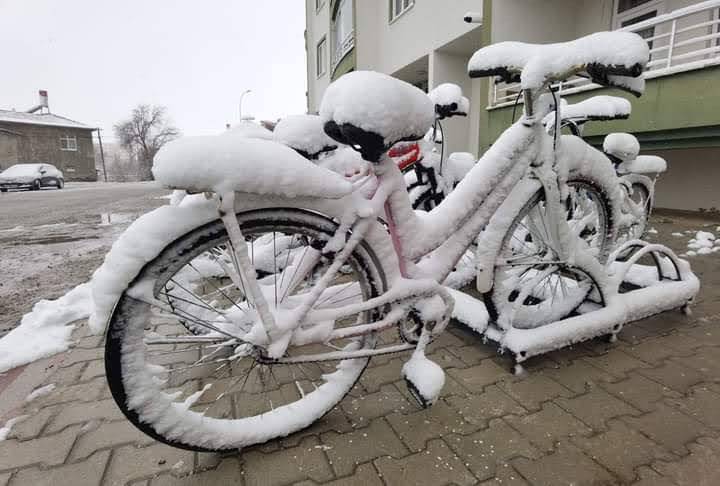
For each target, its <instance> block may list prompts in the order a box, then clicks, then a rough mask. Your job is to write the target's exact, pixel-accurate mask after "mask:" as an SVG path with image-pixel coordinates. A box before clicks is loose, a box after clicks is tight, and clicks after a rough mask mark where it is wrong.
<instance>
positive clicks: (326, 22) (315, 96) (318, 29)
mask: <svg viewBox="0 0 720 486" xmlns="http://www.w3.org/2000/svg"><path fill="white" fill-rule="evenodd" d="M329 10H330V0H325V1H324V4H323V6H322V7H320V9H319V10H317V11H316V10H315V0H305V29H306V30H305V43H306V51H307V79H308V83H307V85H308V104H307V109H308V111H309V112H315V111H317V109H318V107H319V105H320V100H321V99H322V94H323V93H324V92H325V88H327V86H328V84H329V83H330V35H329V33H328V30H329V26H330V18H329ZM323 36H326V39H327V44H326V45H327V49H326V59H325V64H326V66H325V74H323V75H322V76H320V77H318V76H317V71H316V59H315V57H316V47H317V43H318V42H319V41H320V39H322V38H323Z"/></svg>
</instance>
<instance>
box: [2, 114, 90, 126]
mask: <svg viewBox="0 0 720 486" xmlns="http://www.w3.org/2000/svg"><path fill="white" fill-rule="evenodd" d="M0 122H7V123H23V124H26V125H47V126H53V127H68V128H81V129H85V130H95V127H91V126H89V125H85V124H84V123H80V122H78V121H75V120H71V119H70V118H65V117H64V116H60V115H55V114H54V113H25V112H22V111H11V110H0Z"/></svg>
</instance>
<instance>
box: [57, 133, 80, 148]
mask: <svg viewBox="0 0 720 486" xmlns="http://www.w3.org/2000/svg"><path fill="white" fill-rule="evenodd" d="M71 142H72V143H71ZM60 150H62V151H63V152H77V150H78V146H77V135H62V136H61V137H60Z"/></svg>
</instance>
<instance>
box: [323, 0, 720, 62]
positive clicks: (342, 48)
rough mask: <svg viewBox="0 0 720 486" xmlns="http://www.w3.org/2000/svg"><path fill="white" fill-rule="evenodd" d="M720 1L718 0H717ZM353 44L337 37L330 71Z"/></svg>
mask: <svg viewBox="0 0 720 486" xmlns="http://www.w3.org/2000/svg"><path fill="white" fill-rule="evenodd" d="M718 1H720V0H718ZM354 46H355V31H354V30H351V31H350V32H349V33H348V35H346V36H345V38H344V39H342V40H340V39H338V40H337V42H336V44H335V48H334V49H333V54H332V68H331V69H330V72H335V68H336V67H337V65H338V64H340V61H342V60H343V57H345V55H346V54H347V53H348V52H350V49H352V48H353V47H354Z"/></svg>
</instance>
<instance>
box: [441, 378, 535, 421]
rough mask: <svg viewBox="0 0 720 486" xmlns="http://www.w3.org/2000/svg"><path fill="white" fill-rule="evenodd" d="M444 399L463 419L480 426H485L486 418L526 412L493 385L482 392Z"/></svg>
mask: <svg viewBox="0 0 720 486" xmlns="http://www.w3.org/2000/svg"><path fill="white" fill-rule="evenodd" d="M446 401H447V403H448V404H449V405H450V406H451V407H452V408H453V409H455V410H456V411H457V412H458V414H459V415H460V416H462V418H463V419H464V420H465V421H467V422H469V423H471V424H475V425H477V426H481V427H486V426H487V423H488V420H490V419H492V418H495V417H503V416H505V415H509V414H514V415H524V414H525V413H527V412H526V410H525V409H524V408H523V407H521V406H520V404H519V403H518V402H516V401H515V400H514V399H513V398H512V397H510V396H509V395H508V394H506V393H505V392H503V391H502V390H500V388H498V387H497V386H495V385H491V386H488V387H486V388H485V390H484V391H483V392H478V393H473V394H469V395H467V396H463V397H448V398H446Z"/></svg>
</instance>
